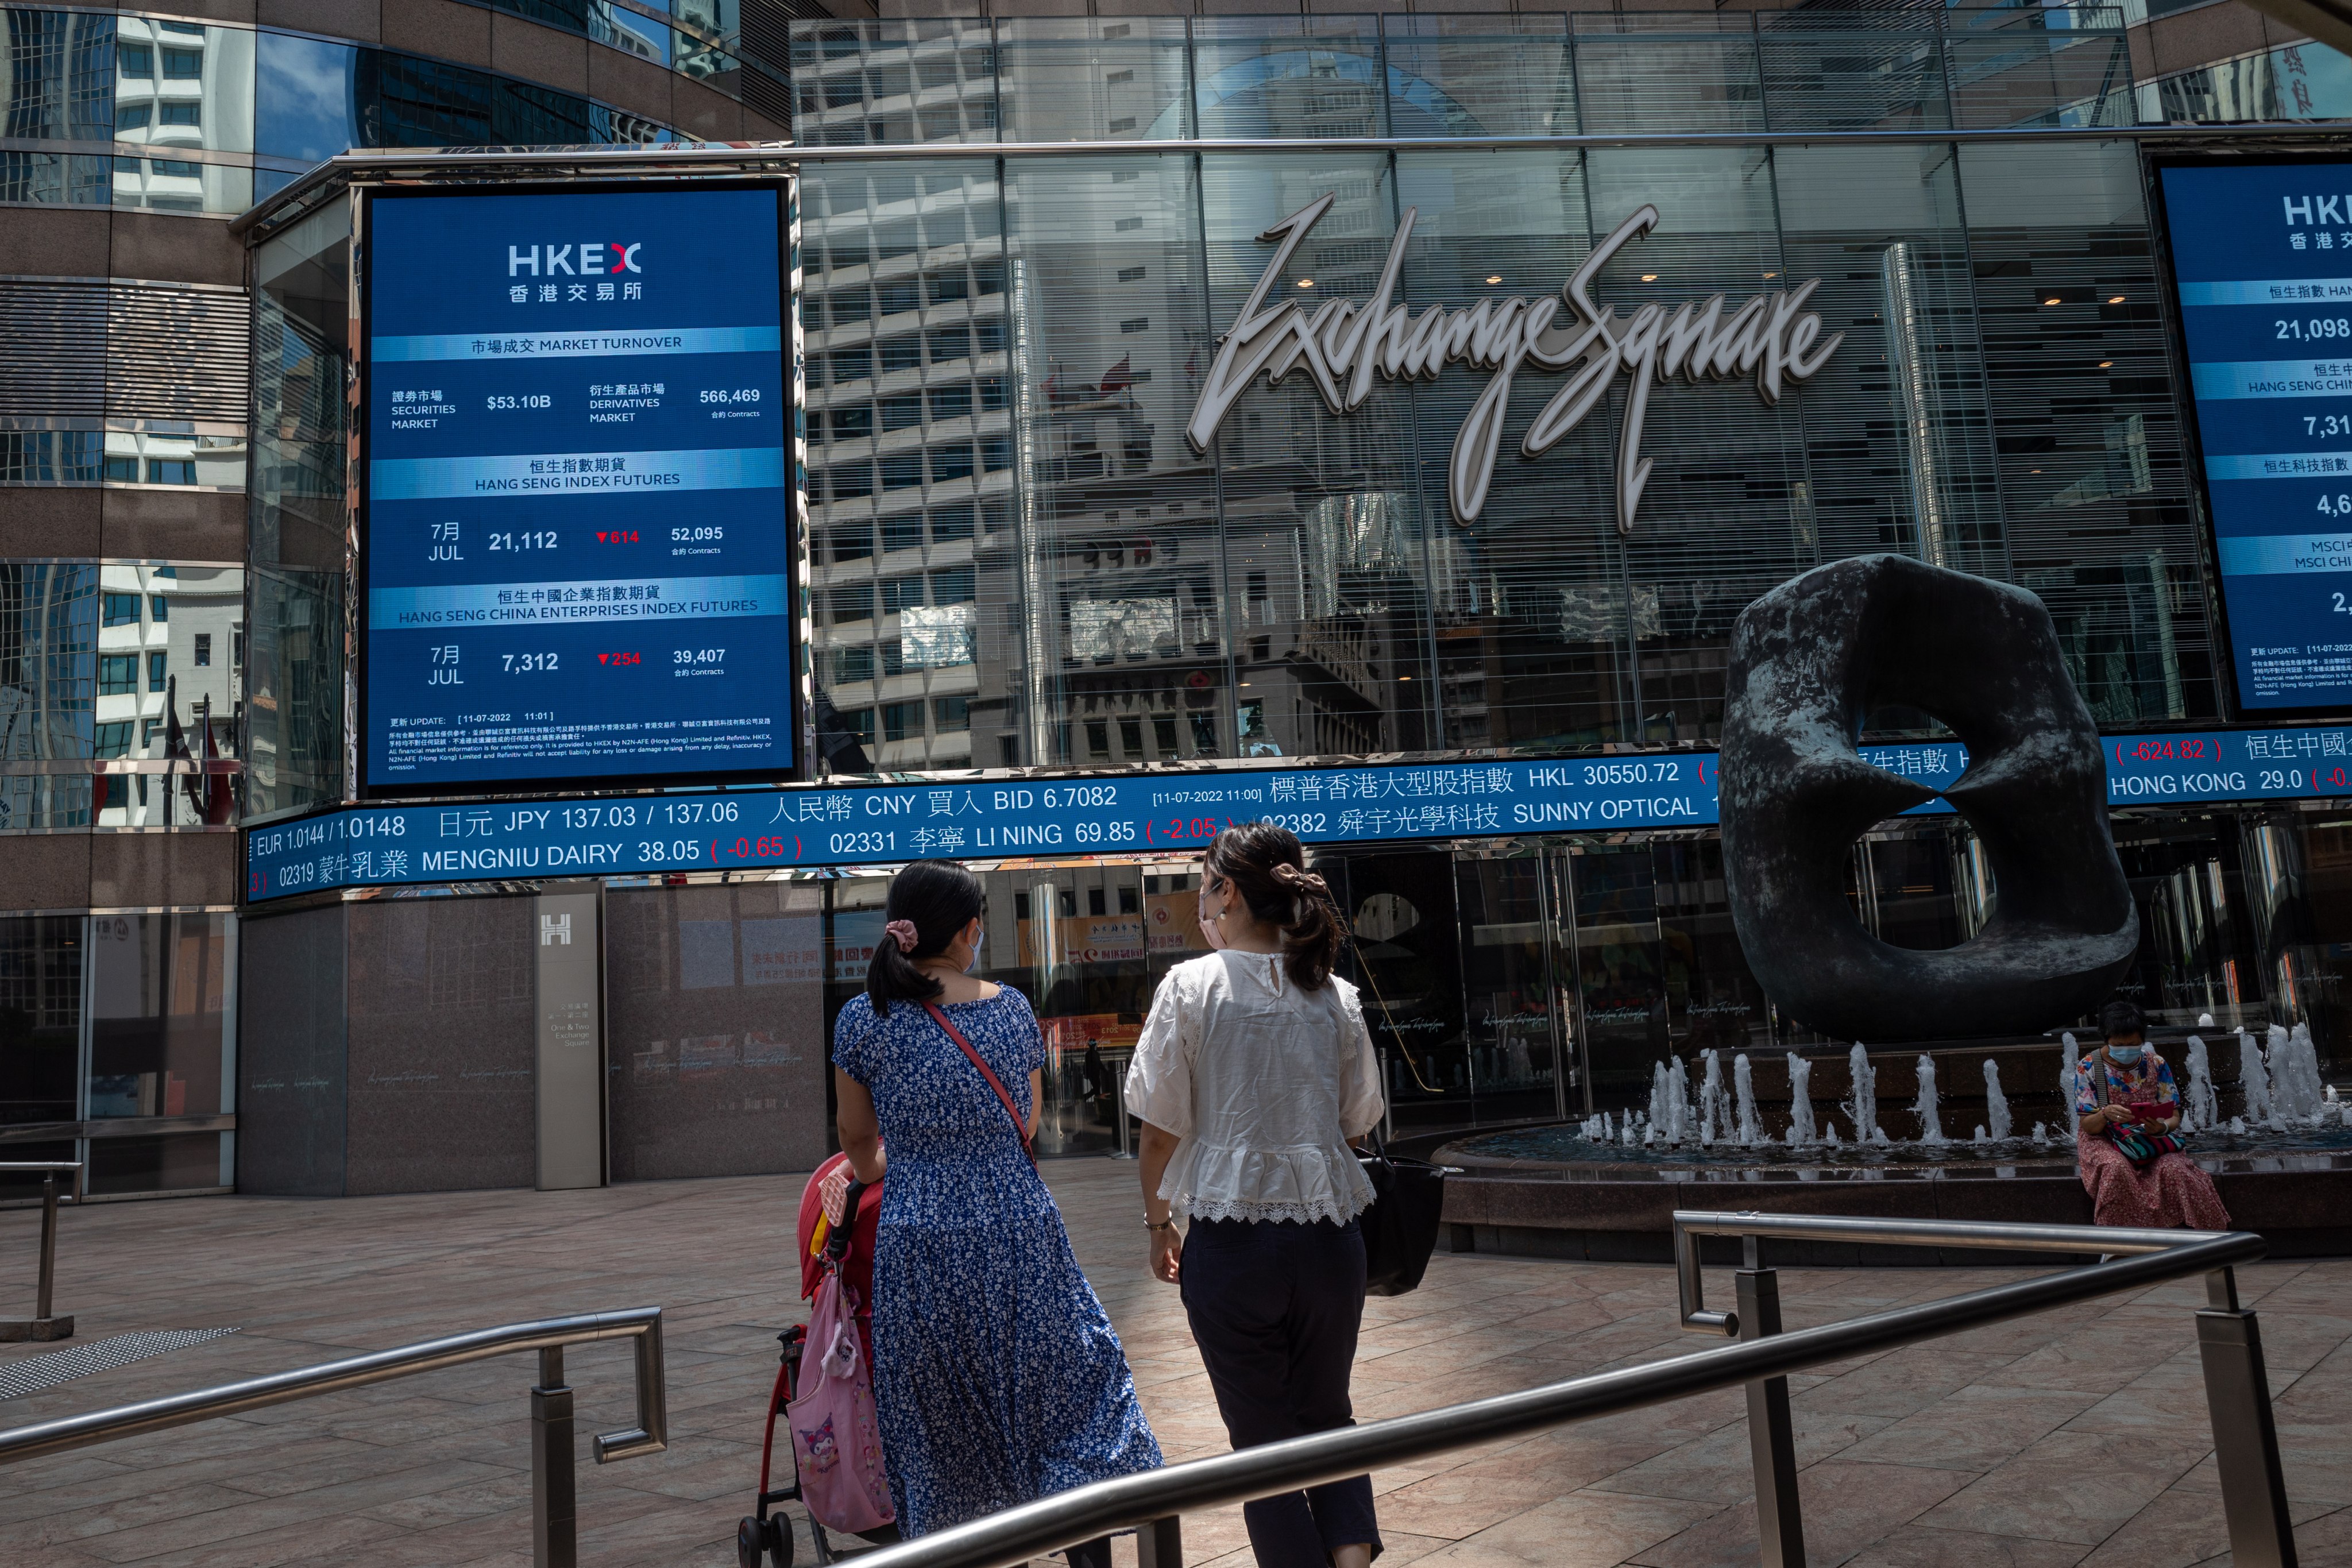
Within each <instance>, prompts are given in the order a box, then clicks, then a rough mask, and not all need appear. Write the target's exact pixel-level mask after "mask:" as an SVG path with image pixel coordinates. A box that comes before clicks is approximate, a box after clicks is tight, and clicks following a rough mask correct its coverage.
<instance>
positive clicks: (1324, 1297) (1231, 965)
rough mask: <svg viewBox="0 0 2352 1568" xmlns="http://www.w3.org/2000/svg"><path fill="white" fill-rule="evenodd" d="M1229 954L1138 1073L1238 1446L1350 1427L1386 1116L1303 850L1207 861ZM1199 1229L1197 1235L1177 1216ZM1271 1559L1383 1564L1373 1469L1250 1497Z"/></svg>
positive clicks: (1227, 833) (1156, 1206)
mask: <svg viewBox="0 0 2352 1568" xmlns="http://www.w3.org/2000/svg"><path fill="white" fill-rule="evenodd" d="M1201 929H1202V931H1203V933H1205V934H1206V935H1207V937H1208V939H1209V945H1210V946H1211V947H1213V948H1215V949H1218V950H1219V951H1217V952H1212V953H1210V954H1209V955H1208V956H1207V957H1205V958H1196V959H1193V960H1192V962H1190V963H1180V964H1178V965H1177V966H1176V967H1175V968H1174V969H1171V970H1170V971H1169V972H1168V974H1167V977H1166V978H1165V979H1163V980H1162V981H1161V982H1160V991H1159V994H1157V995H1156V996H1154V997H1153V998H1152V1001H1151V1016H1150V1017H1149V1018H1148V1019H1146V1020H1145V1022H1144V1026H1143V1037H1142V1039H1141V1040H1140V1041H1139V1042H1138V1043H1137V1046H1136V1048H1135V1058H1134V1060H1133V1062H1132V1063H1131V1064H1130V1066H1129V1068H1128V1074H1127V1104H1128V1108H1129V1110H1132V1111H1134V1113H1135V1114H1136V1115H1137V1116H1139V1117H1140V1118H1142V1120H1143V1123H1144V1128H1143V1148H1142V1176H1143V1219H1144V1224H1145V1225H1146V1226H1148V1227H1150V1232H1151V1271H1152V1273H1153V1274H1155V1275H1157V1276H1158V1277H1159V1278H1160V1279H1163V1280H1166V1281H1167V1282H1169V1283H1170V1284H1173V1285H1178V1286H1180V1287H1181V1289H1182V1290H1183V1293H1184V1310H1185V1314H1186V1316H1187V1317H1188V1318H1190V1320H1191V1321H1192V1337H1193V1339H1194V1341H1195V1342H1198V1343H1199V1345H1200V1347H1201V1359H1202V1361H1203V1362H1204V1363H1207V1365H1208V1370H1209V1383H1210V1385H1211V1386H1212V1387H1213V1388H1214V1389H1215V1390H1216V1394H1217V1411H1218V1414H1220V1415H1223V1417H1224V1422H1225V1431H1226V1433H1227V1435H1228V1436H1231V1438H1232V1439H1233V1445H1234V1447H1236V1448H1246V1447H1254V1446H1255V1445H1256V1444H1260V1443H1274V1442H1279V1441H1281V1440H1282V1439H1283V1438H1286V1437H1297V1436H1304V1435H1306V1434H1307V1433H1309V1432H1323V1431H1328V1430H1329V1429H1330V1428H1332V1427H1335V1426H1352V1425H1353V1424H1354V1423H1353V1413H1352V1409H1351V1406H1350V1405H1349V1398H1348V1379H1349V1373H1350V1372H1351V1371H1352V1370H1353V1367H1354V1364H1355V1359H1356V1332H1357V1329H1358V1326H1359V1324H1360V1322H1361V1321H1362V1318H1363V1312H1364V1238H1363V1235H1362V1233H1361V1232H1360V1231H1359V1230H1358V1229H1357V1226H1356V1216H1357V1215H1360V1214H1361V1213H1362V1212H1363V1211H1364V1209H1365V1208H1366V1207H1367V1206H1368V1205H1370V1203H1371V1201H1372V1187H1371V1184H1370V1182H1369V1181H1367V1180H1366V1179H1365V1176H1364V1173H1363V1167H1362V1166H1361V1165H1360V1164H1359V1163H1357V1160H1356V1156H1355V1154H1354V1153H1353V1152H1351V1151H1350V1150H1349V1143H1350V1142H1353V1141H1354V1140H1356V1139H1359V1138H1361V1137H1362V1136H1364V1135H1365V1134H1366V1133H1368V1132H1370V1131H1371V1130H1372V1128H1373V1127H1375V1126H1376V1125H1378V1124H1379V1122H1380V1119H1381V1079H1380V1069H1379V1067H1378V1066H1377V1064H1376V1063H1375V1061H1374V1059H1373V1056H1372V1040H1371V1035H1370V1032H1369V1031H1368V1030H1367V1029H1366V1028H1365V1027H1364V1015H1363V1009H1362V1007H1361V1006H1360V1005H1359V1004H1358V1002H1357V999H1356V988H1355V987H1354V986H1353V985H1350V984H1348V983H1347V982H1346V981H1344V980H1342V979H1340V978H1339V977H1338V976H1337V975H1335V974H1333V973H1331V965H1332V963H1333V962H1334V961H1335V960H1336V959H1337V958H1338V957H1339V941H1340V925H1339V911H1338V910H1336V909H1334V908H1333V907H1332V904H1331V895H1330V892H1329V890H1328V889H1327V888H1326V887H1325V886H1324V883H1323V879H1322V878H1320V877H1318V876H1316V875H1315V874H1314V873H1312V872H1310V871H1308V870H1307V868H1306V867H1305V865H1304V863H1303V860H1302V858H1301V856H1300V854H1299V849H1298V840H1297V838H1295V837H1292V836H1291V835H1290V834H1289V833H1288V832H1286V830H1284V829H1282V828H1280V827H1276V826H1274V825H1273V824H1271V823H1265V822H1256V823H1250V824H1247V825H1245V826H1240V827H1229V828H1227V829H1225V830H1224V831H1223V833H1220V834H1219V835H1217V837H1216V839H1215V841H1214V842H1213V843H1212V844H1211V845H1210V846H1209V852H1208V854H1207V855H1206V856H1205V857H1203V858H1202V873H1201ZM1179 1213H1181V1214H1183V1215H1187V1216H1188V1217H1189V1219H1190V1221H1191V1227H1190V1229H1189V1231H1187V1232H1185V1233H1182V1234H1180V1233H1179V1232H1178V1230H1177V1228H1176V1222H1175V1217H1174V1216H1175V1215H1177V1214H1179ZM1242 1512H1243V1516H1244V1520H1245V1521H1246V1522H1247V1524H1248V1526H1249V1537H1250V1546H1251V1548H1252V1550H1253V1551H1254V1552H1255V1554H1256V1557H1257V1561H1258V1563H1259V1564H1260V1568H1325V1565H1326V1564H1330V1565H1333V1568H1366V1565H1367V1564H1368V1563H1370V1561H1371V1560H1372V1558H1374V1557H1375V1556H1378V1555H1379V1553H1380V1550H1381V1539H1380V1530H1379V1527H1378V1525H1377V1524H1376V1523H1375V1521H1374V1520H1373V1516H1372V1483H1371V1479H1370V1477H1367V1476H1358V1477H1355V1478H1354V1479H1350V1480H1345V1481H1335V1482H1333V1483H1331V1484H1329V1485H1328V1486H1320V1487H1314V1488H1310V1489H1307V1490H1306V1491H1303V1492H1291V1493H1289V1494H1287V1495H1286V1496H1283V1497H1276V1498H1267V1499H1265V1500H1261V1501H1258V1502H1254V1503H1250V1504H1248V1505H1246V1506H1245V1507H1244V1509H1243V1510H1242Z"/></svg>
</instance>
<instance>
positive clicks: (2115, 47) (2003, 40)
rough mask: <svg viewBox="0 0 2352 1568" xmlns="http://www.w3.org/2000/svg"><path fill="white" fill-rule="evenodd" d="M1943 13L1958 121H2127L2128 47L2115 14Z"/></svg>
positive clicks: (1974, 9)
mask: <svg viewBox="0 0 2352 1568" xmlns="http://www.w3.org/2000/svg"><path fill="white" fill-rule="evenodd" d="M1946 47H1947V48H1948V50H1949V54H1950V63H1949V65H1948V70H1949V72H1950V77H1951V89H1952V105H1953V115H1954V119H1955V121H1957V123H1958V124H1960V125H1962V126H1983V127H2000V126H2029V125H2048V126H2061V125H2128V124H2130V123H2131V122H2132V118H2133V115H2132V105H2131V101H2130V97H2129V93H2128V90H2127V89H2128V88H2129V86H2130V83H2131V48H2130V45H2129V43H2128V42H2127V41H2126V38H2125V36H2124V28H2123V13H2122V12H2121V11H2120V10H2115V9H2106V8H2102V7H2094V6H2080V7H2073V8H2064V7H2061V8H2053V9H2052V10H2049V11H2043V10H2042V9H2040V8H2038V7H2035V8H2021V7H2016V6H2008V5H1995V6H1966V7H1955V8H1954V9H1952V10H1951V11H1950V12H1949V13H1948V31H1947V44H1946Z"/></svg>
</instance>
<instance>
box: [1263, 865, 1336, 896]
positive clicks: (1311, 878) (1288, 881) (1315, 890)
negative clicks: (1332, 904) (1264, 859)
mask: <svg viewBox="0 0 2352 1568" xmlns="http://www.w3.org/2000/svg"><path fill="white" fill-rule="evenodd" d="M1274 879H1275V880H1276V881H1277V882H1280V883H1281V884H1282V885H1283V886H1285V887H1286V888H1298V889H1303V890H1305V891H1307V892H1309V893H1312V894H1314V895H1315V896H1316V897H1317V898H1318V899H1328V898H1329V897H1330V896H1331V885H1330V884H1329V883H1328V882H1326V881H1325V880H1324V879H1322V878H1320V877H1318V876H1317V875H1316V874H1315V873H1314V872H1312V871H1302V870H1300V869H1299V868H1297V867H1296V866H1293V865H1290V864H1288V863H1284V864H1282V865H1279V866H1276V868H1274Z"/></svg>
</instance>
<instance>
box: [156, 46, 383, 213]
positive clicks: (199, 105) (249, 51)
mask: <svg viewBox="0 0 2352 1568" xmlns="http://www.w3.org/2000/svg"><path fill="white" fill-rule="evenodd" d="M115 48H116V58H117V60H118V63H119V65H120V67H121V68H120V69H119V71H118V79H117V80H116V82H115V84H114V139H115V140H116V141H117V142H137V143H141V144H142V145H145V146H150V147H154V148H157V149H159V150H161V149H167V148H174V147H201V148H211V149H214V150H215V151H219V152H226V153H250V152H252V151H253V80H254V78H253V68H254V34H253V32H252V31H251V30H250V29H248V28H243V27H200V26H194V25H192V24H188V23H175V22H167V21H159V20H156V19H154V18H152V17H146V16H123V17H121V18H120V19H119V20H118V21H117V22H116V23H115ZM139 65H149V66H151V68H149V69H148V70H146V71H145V73H144V74H134V72H133V69H132V68H133V67H135V66H139ZM338 151H340V149H338ZM121 188H122V187H121V184H120V183H119V182H118V184H117V186H116V189H117V192H118V202H117V205H121V201H120V199H119V193H120V192H121ZM140 205H150V206H152V205H155V204H154V203H153V202H152V201H151V202H146V203H142V204H140Z"/></svg>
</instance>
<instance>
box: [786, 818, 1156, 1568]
mask: <svg viewBox="0 0 2352 1568" xmlns="http://www.w3.org/2000/svg"><path fill="white" fill-rule="evenodd" d="M981 913H982V897H981V888H980V882H979V879H976V878H975V877H973V876H972V875H971V872H969V871H966V870H965V869H963V868H961V867H960V866H955V865H951V864H950V863H948V862H945V861H938V860H925V861H919V862H917V863H916V864H914V865H911V866H909V867H908V868H906V869H905V870H904V871H901V872H900V873H899V874H898V877H897V878H896V879H893V880H892V882H891V884H890V897H889V906H888V910H887V918H888V924H887V926H886V927H885V931H884V937H883V940H882V941H881V942H878V943H877V945H876V950H875V954H874V963H873V966H872V968H871V969H870V970H869V971H868V972H867V975H866V991H865V993H864V994H860V995H857V996H854V997H852V998H851V999H850V1001H849V1004H848V1005H846V1006H845V1007H844V1008H842V1010H841V1017H840V1020H839V1022H838V1023H837V1024H836V1025H835V1027H834V1046H833V1060H834V1066H835V1069H836V1071H835V1086H836V1088H837V1089H838V1091H839V1100H840V1114H839V1126H840V1132H841V1146H842V1149H843V1151H844V1152H845V1153H846V1154H847V1155H848V1156H849V1159H848V1165H849V1169H850V1170H851V1171H853V1172H855V1173H856V1176H857V1178H858V1180H860V1181H862V1182H867V1183H872V1182H876V1181H880V1180H881V1179H882V1178H883V1176H884V1174H885V1170H886V1166H887V1174H888V1178H889V1179H888V1181H887V1184H885V1185H884V1187H883V1196H882V1214H881V1220H880V1224H879V1226H878V1227H877V1231H876V1233H875V1248H874V1403H875V1410H876V1414H877V1415H878V1416H879V1417H880V1420H881V1425H882V1453H883V1458H884V1460H885V1462H886V1463H887V1465H888V1466H889V1470H890V1492H891V1498H892V1500H893V1501H894V1503H895V1504H896V1505H897V1510H898V1529H899V1531H900V1532H901V1533H903V1534H905V1535H907V1536H909V1537H912V1536H918V1535H923V1534H927V1533H929V1532H930V1531H935V1530H941V1529H944V1528H946V1527H947V1526H949V1525H951V1524H961V1523H962V1522H963V1521H966V1520H971V1519H976V1518H979V1517H980V1516H982V1515H983V1514H988V1513H993V1512H995V1511H997V1510H1000V1509H1005V1508H1010V1507H1013V1505H1015V1504H1017V1503H1024V1502H1029V1501H1032V1500H1034V1499H1036V1498H1040V1497H1043V1496H1045V1495H1046V1494H1047V1493H1050V1492H1057V1491H1062V1490H1065V1489H1068V1488H1070V1487H1076V1486H1083V1485H1085V1484H1086V1483H1087V1482H1088V1481H1098V1480H1104V1479H1108V1478H1110V1477H1113V1476H1123V1475H1127V1474H1129V1473H1130V1472H1132V1471H1136V1470H1146V1469H1150V1468H1155V1467H1156V1466H1158V1465H1159V1464H1160V1445H1159V1443H1158V1442H1157V1441H1156V1440H1155V1439H1154V1438H1153V1437H1152V1436H1151V1428H1150V1426H1149V1425H1148V1424H1147V1423H1146V1422H1145V1421H1144V1418H1143V1411H1142V1409H1141V1408H1140V1407H1139V1405H1137V1403H1136V1398H1135V1379H1134V1377H1133V1375H1132V1374H1131V1373H1129V1371H1128V1365H1127V1357H1126V1354H1125V1352H1122V1351H1121V1350H1120V1348H1119V1343H1118V1335H1117V1334H1116V1333H1114V1332H1113V1331H1111V1326H1110V1318H1109V1316H1108V1314H1107V1313H1106V1312H1104V1310H1103V1308H1102V1303H1101V1302H1100V1301H1099V1300H1096V1297H1095V1293H1094V1290H1093V1289H1092V1287H1090V1286H1088V1285H1087V1279H1086V1276H1085V1275H1083V1274H1081V1273H1080V1272H1079V1271H1078V1264H1077V1259H1076V1258H1075V1257H1073V1256H1072V1255H1071V1252H1070V1240H1069V1237H1068V1234H1067V1233H1066V1232H1065V1231H1064V1229H1063V1228H1062V1215H1061V1211H1060V1210H1059V1209H1057V1208H1056V1207H1055V1205H1054V1197H1053V1194H1051V1193H1050V1192H1048V1191H1047V1190H1046V1187H1045V1181H1044V1180H1043V1179H1042V1178H1041V1177H1040V1176H1039V1175H1038V1173H1037V1170H1036V1167H1035V1165H1034V1163H1032V1162H1031V1160H1030V1158H1029V1154H1028V1151H1027V1148H1026V1146H1025V1142H1026V1140H1027V1139H1028V1138H1029V1137H1030V1136H1031V1135H1032V1134H1033V1133H1034V1129H1035V1126H1036V1109H1035V1108H1036V1105H1037V1101H1038V1092H1039V1082H1038V1078H1039V1071H1040V1068H1042V1067H1043V1065H1044V1063H1045V1042H1044V1040H1043V1039H1042V1038H1041V1037H1040V1036H1039V1034H1038V1029H1037V1020H1036V1017H1035V1016H1034V1014H1032V1013H1031V1012H1030V1010H1029V1004H1028V1001H1027V999H1026V998H1024V996H1023V995H1022V994H1021V993H1019V992H1018V991H1015V990H1013V989H1012V988H1011V987H1009V986H999V985H993V984H989V983H988V982H986V981H982V980H979V979H975V978H974V977H973V976H972V975H971V974H970V973H968V971H970V970H971V969H972V968H974V967H975V966H976V965H977V964H978V963H979V951H980V945H981V939H982V935H983V934H984V926H983V922H982V919H981ZM927 1003H929V1004H936V1005H939V1006H940V1009H941V1010H942V1011H943V1012H944V1013H945V1014H946V1015H947V1016H948V1018H949V1020H950V1022H951V1023H953V1025H954V1026H955V1027H956V1029H957V1030H958V1031H960V1032H961V1034H962V1036H963V1037H964V1039H965V1040H966V1041H967V1042H969V1043H970V1045H971V1048H972V1049H973V1050H974V1051H976V1052H977V1053H978V1054H979V1055H980V1057H981V1058H982V1060H983V1061H985V1062H986V1063H987V1064H988V1066H989V1068H990V1070H991V1071H992V1072H993V1073H994V1074H995V1077H996V1079H997V1082H998V1083H999V1084H1000V1085H1002V1086H1003V1090H1004V1094H1005V1099H1009V1100H1011V1101H1012V1102H1013V1108H1014V1109H1017V1110H1018V1113H1019V1117H1020V1121H1019V1122H1018V1123H1017V1124H1016V1121H1015V1120H1014V1116H1013V1110H1008V1108H1007V1105H1006V1103H1005V1099H1000V1098H999V1097H998V1092H997V1089H995V1088H992V1086H991V1085H990V1083H989V1081H988V1079H986V1078H983V1077H982V1075H981V1072H980V1070H979V1068H977V1067H975V1066H974V1065H973V1063H972V1062H971V1059H970V1058H967V1057H966V1056H965V1055H964V1053H963V1051H962V1049H961V1047H958V1046H957V1044H956V1042H955V1040H954V1039H953V1038H952V1037H950V1035H949V1034H948V1032H947V1030H945V1029H943V1028H941V1027H940V1024H939V1022H938V1021H937V1020H936V1019H935V1018H934V1017H933V1016H931V1014H930V1012H929V1009H928V1007H927V1006H926V1004H927ZM886 1151H887V1154H886ZM827 1198H828V1202H827V1207H828V1210H832V1209H835V1208H836V1207H837V1205H838V1195H837V1194H827ZM1070 1558H1071V1561H1072V1563H1073V1564H1074V1565H1076V1568H1109V1563H1110V1550H1109V1542H1108V1541H1107V1540H1104V1541H1096V1542H1087V1543H1086V1545H1084V1546H1081V1547H1076V1548H1073V1549H1072V1551H1071V1552H1070Z"/></svg>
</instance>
